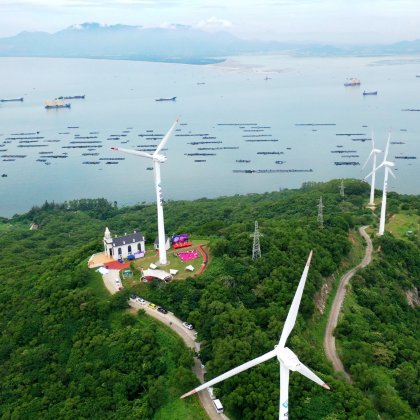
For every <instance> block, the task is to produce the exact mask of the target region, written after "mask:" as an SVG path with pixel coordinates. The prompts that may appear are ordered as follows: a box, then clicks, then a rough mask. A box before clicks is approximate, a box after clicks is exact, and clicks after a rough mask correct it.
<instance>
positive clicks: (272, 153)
mask: <svg viewBox="0 0 420 420" xmlns="http://www.w3.org/2000/svg"><path fill="white" fill-rule="evenodd" d="M257 155H284V153H283V152H257Z"/></svg>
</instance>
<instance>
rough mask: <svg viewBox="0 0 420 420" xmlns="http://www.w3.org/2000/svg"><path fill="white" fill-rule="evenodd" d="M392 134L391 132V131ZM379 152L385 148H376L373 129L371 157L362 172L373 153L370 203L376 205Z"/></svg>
mask: <svg viewBox="0 0 420 420" xmlns="http://www.w3.org/2000/svg"><path fill="white" fill-rule="evenodd" d="M390 135H391V132H390ZM379 153H383V150H379V149H375V141H374V139H373V131H372V151H371V152H370V155H369V157H368V158H367V160H366V162H365V164H364V165H363V168H362V170H361V171H360V173H362V171H363V169H365V166H366V164H367V163H368V161H369V159H370V158H371V156H372V155H373V173H372V185H371V187H370V200H369V205H370V206H374V205H375V170H376V155H377V154H379ZM366 178H367V177H366Z"/></svg>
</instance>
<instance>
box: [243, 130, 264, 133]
mask: <svg viewBox="0 0 420 420" xmlns="http://www.w3.org/2000/svg"><path fill="white" fill-rule="evenodd" d="M251 131H254V132H257V131H264V130H244V133H247V132H251Z"/></svg>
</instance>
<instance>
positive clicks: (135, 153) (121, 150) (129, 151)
mask: <svg viewBox="0 0 420 420" xmlns="http://www.w3.org/2000/svg"><path fill="white" fill-rule="evenodd" d="M111 149H112V150H117V151H118V152H124V153H130V155H137V156H142V157H147V158H150V159H153V156H152V155H151V154H149V153H146V152H140V151H138V150H131V149H120V148H119V147H111Z"/></svg>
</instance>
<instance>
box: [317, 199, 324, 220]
mask: <svg viewBox="0 0 420 420" xmlns="http://www.w3.org/2000/svg"><path fill="white" fill-rule="evenodd" d="M317 207H318V217H317V218H316V220H317V222H318V223H319V224H320V225H324V215H323V212H322V209H323V208H324V205H323V204H322V197H320V198H319V204H318V205H317Z"/></svg>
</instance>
